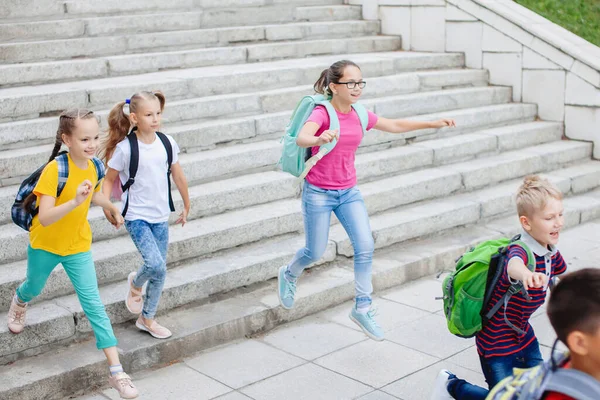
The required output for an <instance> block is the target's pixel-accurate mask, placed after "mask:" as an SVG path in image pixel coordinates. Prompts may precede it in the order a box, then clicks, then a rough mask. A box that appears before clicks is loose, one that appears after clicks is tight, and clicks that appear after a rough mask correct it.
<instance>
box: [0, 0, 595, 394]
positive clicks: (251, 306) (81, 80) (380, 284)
mask: <svg viewBox="0 0 600 400" xmlns="http://www.w3.org/2000/svg"><path fill="white" fill-rule="evenodd" d="M23 3H24V2H23V1H17V0H9V1H8V6H7V7H4V8H3V9H2V10H0V17H2V20H3V22H2V23H1V24H0V63H2V64H0V148H1V150H0V224H1V225H0V255H1V260H2V261H1V264H0V311H1V312H2V313H3V314H4V313H5V311H6V310H7V308H8V305H9V302H10V299H11V297H12V295H13V294H14V289H15V288H16V287H17V286H18V285H19V284H20V282H21V281H22V280H23V279H24V277H25V272H26V259H25V257H26V248H27V243H28V236H27V234H26V232H24V231H22V230H20V229H19V228H18V227H16V226H15V225H13V224H12V223H11V222H10V216H9V208H10V205H11V204H12V201H13V200H14V195H15V192H16V189H17V187H18V184H19V183H20V181H21V180H22V178H23V177H25V176H27V175H28V174H30V173H31V172H32V171H33V170H34V169H35V168H37V167H38V166H39V165H40V164H42V163H43V162H44V161H45V159H46V158H47V157H48V155H49V153H50V151H51V148H52V145H51V142H52V140H53V137H54V132H55V131H56V125H57V118H56V115H57V114H58V113H59V112H60V111H61V110H63V109H64V108H68V107H73V106H79V107H90V108H92V109H94V110H96V111H97V112H98V114H99V115H101V116H102V117H105V116H106V115H107V113H108V110H109V108H110V107H111V106H112V105H113V104H114V103H115V102H117V101H119V100H122V99H125V98H126V97H129V96H131V94H133V93H134V92H135V91H138V90H142V89H150V90H152V89H160V90H162V91H163V92H164V93H165V94H166V96H167V106H166V109H165V120H166V121H165V124H164V128H163V131H164V132H167V133H169V134H172V135H173V136H174V137H175V139H176V140H177V142H178V143H179V145H180V147H181V149H182V152H183V153H182V154H181V156H180V161H181V164H182V166H183V168H184V170H185V173H186V175H187V177H188V180H189V181H190V194H191V197H192V210H191V214H190V216H189V222H188V224H187V225H186V226H185V227H184V228H181V227H180V226H174V227H173V228H172V230H171V243H170V245H169V274H168V277H167V282H166V285H165V291H164V294H163V297H162V301H161V308H160V312H161V313H162V315H161V316H160V320H161V322H164V324H165V325H167V326H169V327H171V328H172V329H173V331H174V333H175V334H174V336H173V337H172V338H170V339H168V340H164V341H157V340H155V339H152V338H150V337H149V336H147V335H145V334H142V333H140V332H138V331H137V330H136V329H135V328H134V327H133V325H132V323H131V320H132V318H134V316H132V315H131V314H129V313H128V311H127V310H126V308H125V305H124V303H123V298H124V294H125V292H126V290H127V289H126V288H127V284H126V281H125V279H126V276H127V274H128V273H129V272H130V271H132V270H134V269H136V268H137V267H138V266H139V265H140V262H141V259H140V257H139V255H138V253H137V251H136V249H135V247H134V245H133V243H132V242H131V239H130V238H129V237H128V235H127V234H126V231H125V230H124V229H121V230H120V231H115V230H114V229H113V228H112V227H111V226H110V225H109V224H108V223H107V222H106V221H105V219H104V217H103V214H102V212H101V210H100V209H98V208H92V209H91V210H90V213H89V219H90V222H91V225H92V229H93V232H94V243H93V246H92V249H93V254H94V259H95V262H96V269H97V275H98V281H99V283H100V292H101V296H102V299H103V301H104V303H105V304H106V309H107V312H108V314H109V316H110V318H111V320H112V321H113V323H114V324H115V333H116V335H117V338H118V339H119V348H120V349H121V352H122V361H123V364H124V365H125V367H126V369H127V370H128V371H131V372H134V371H138V370H141V369H144V368H148V367H152V366H156V365H159V364H163V363H168V362H171V361H174V360H176V359H178V358H180V357H182V356H184V355H189V354H190V353H192V352H195V351H198V350H201V349H205V348H208V347H211V346H214V345H216V344H219V343H223V342H225V341H229V340H231V339H234V338H239V337H242V336H244V335H249V334H252V333H255V332H258V331H261V330H267V329H270V328H272V327H273V326H275V325H277V324H279V323H281V322H284V321H289V320H293V319H297V318H300V317H302V316H305V315H307V314H311V313H314V312H316V311H319V310H322V309H325V308H328V307H330V306H332V305H335V304H339V303H340V302H342V301H345V300H347V299H350V298H352V297H353V274H352V259H351V256H352V254H353V251H352V246H351V244H350V241H349V239H348V237H347V236H346V234H345V232H344V231H343V229H342V228H341V226H340V225H339V224H338V223H337V221H336V220H335V219H334V220H333V222H332V228H331V233H330V239H329V246H328V249H327V252H326V254H325V256H324V258H323V259H322V260H321V261H320V262H319V263H318V266H315V267H313V268H312V269H310V270H308V271H307V273H306V274H305V276H303V278H302V279H301V282H300V286H299V293H298V300H297V305H296V307H295V308H294V309H293V310H291V311H284V310H282V309H281V308H280V307H279V306H278V300H277V295H276V292H275V282H274V280H273V279H272V278H273V277H275V276H276V272H277V268H278V267H279V266H281V265H282V264H284V263H286V262H288V261H289V259H290V258H291V257H292V256H293V254H294V252H295V251H296V250H297V249H298V248H299V247H301V246H302V245H303V240H304V239H303V234H302V215H301V212H300V201H299V200H298V199H296V198H295V197H294V195H295V189H296V188H295V186H294V178H293V177H291V176H289V175H286V174H283V173H281V172H278V171H276V169H275V164H276V162H277V161H278V159H279V155H280V143H279V137H280V136H281V135H282V133H283V128H284V127H285V125H286V123H287V120H288V119H289V117H290V115H291V110H292V108H293V107H294V105H295V104H296V102H297V101H298V99H299V98H300V97H301V96H302V95H304V94H307V93H311V87H312V83H313V82H314V80H316V78H317V77H318V74H319V73H320V71H321V70H323V69H324V68H326V67H327V66H329V65H330V64H331V63H332V62H334V61H336V60H338V59H341V58H350V59H352V60H354V61H355V62H357V63H358V64H359V65H360V66H361V68H362V71H363V74H364V76H365V80H367V81H368V86H367V89H366V90H365V92H364V99H363V102H364V104H365V105H367V107H368V108H370V109H371V110H373V111H374V112H376V113H378V114H380V115H382V116H385V117H389V118H396V117H404V118H415V119H420V120H431V119H437V118H440V117H443V116H445V117H452V118H455V119H456V121H457V125H458V127H457V128H456V129H452V130H448V129H444V130H423V131H418V132H411V133H408V134H401V135H392V134H386V133H383V132H375V131H372V132H370V133H369V134H368V135H366V136H365V139H364V141H363V143H362V145H361V148H360V152H359V153H360V154H359V155H358V156H357V160H356V164H357V169H358V174H359V180H360V182H361V184H360V188H361V190H362V193H363V195H364V197H365V202H366V204H367V207H368V210H369V213H370V215H371V225H372V229H373V235H374V238H375V246H376V249H377V250H376V255H375V261H374V285H375V288H376V290H381V289H383V288H387V287H390V286H394V285H399V284H401V283H403V282H406V281H409V280H412V279H416V278H418V277H421V276H425V275H428V274H432V273H434V272H435V271H441V270H442V269H444V268H451V266H452V264H453V260H454V259H455V258H456V257H457V256H458V255H459V254H460V253H461V252H463V251H464V250H465V249H466V248H467V247H469V246H470V244H472V243H475V242H478V241H481V240H485V239H488V238H491V237H497V236H503V235H504V236H506V235H511V234H513V233H514V232H516V230H517V221H516V218H514V215H513V214H514V204H513V199H512V198H513V194H514V191H515V189H516V188H517V186H518V185H519V183H520V180H521V178H522V177H523V176H524V175H526V174H529V173H543V174H544V175H545V176H548V177H549V178H550V179H552V180H553V181H554V182H555V183H556V184H557V185H558V186H559V187H560V188H561V190H563V192H564V193H565V195H566V197H567V198H566V200H565V208H566V221H567V226H574V225H577V224H579V223H580V222H583V221H587V220H590V219H593V218H598V217H599V216H600V189H599V186H600V162H598V161H593V160H592V159H591V151H592V145H591V144H589V143H584V142H574V141H565V140H562V133H563V127H562V124H559V123H554V122H543V121H539V120H538V119H537V118H536V114H537V109H536V105H535V104H515V103H511V98H512V97H511V91H510V89H509V88H506V87H490V86H488V75H487V72H486V71H482V70H468V69H464V57H463V55H462V54H433V53H408V52H399V51H397V50H398V49H399V48H400V41H401V38H399V37H386V36H378V32H379V25H378V23H377V22H373V21H362V20H360V16H361V10H360V8H359V7H355V6H348V5H343V4H342V1H341V0H318V1H317V0H285V1H283V0H270V1H269V0H251V1H250V0H244V1H242V0H219V1H216V0H171V1H170V2H169V6H168V10H165V6H164V2H163V1H158V0H150V1H142V0H129V1H127V2H122V1H116V0H115V1H113V0H110V1H103V2H97V1H92V0H77V1H64V0H35V1H33V0H31V1H30V3H31V4H30V5H29V7H28V8H27V9H25V8H24V5H23ZM25 3H27V1H26V2H25ZM17 4H18V6H17ZM104 123H105V119H104ZM174 197H175V199H176V200H177V201H176V207H177V208H178V209H180V208H181V206H182V202H181V200H180V198H179V195H178V194H176V195H175V196H174ZM174 219H175V218H173V220H172V222H174ZM27 318H28V319H27V323H28V327H27V328H26V330H25V331H24V332H23V333H22V334H20V335H18V336H14V335H11V334H10V333H9V332H8V330H7V328H6V326H5V324H4V323H2V324H0V376H1V377H2V379H0V399H19V400H24V399H34V398H35V399H38V398H43V399H60V398H62V397H64V396H67V395H70V394H73V393H77V392H80V391H82V390H89V389H90V388H92V387H95V386H97V385H102V384H104V383H105V369H106V366H105V361H104V356H103V355H102V353H101V352H99V351H97V350H96V349H95V346H94V343H93V341H92V340H90V339H91V336H92V334H91V329H90V326H89V323H88V321H87V319H86V317H85V315H84V314H83V312H82V310H81V308H80V306H79V302H78V300H77V298H76V296H75V295H74V291H73V288H72V286H71V283H70V282H69V281H68V278H67V276H66V274H65V273H64V271H63V270H62V268H60V267H58V268H57V269H56V270H55V272H54V273H53V274H52V276H51V277H50V279H49V280H48V284H47V286H46V289H45V290H44V292H43V294H42V295H41V296H40V297H39V298H38V299H36V301H35V304H34V305H33V307H31V309H30V311H29V313H28V316H27ZM126 322H127V323H126ZM381 323H382V324H385V321H384V320H382V321H381Z"/></svg>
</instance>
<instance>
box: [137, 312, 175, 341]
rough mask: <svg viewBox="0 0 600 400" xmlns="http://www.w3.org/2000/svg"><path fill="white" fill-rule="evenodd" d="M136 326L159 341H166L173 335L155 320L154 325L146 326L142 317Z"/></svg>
mask: <svg viewBox="0 0 600 400" xmlns="http://www.w3.org/2000/svg"><path fill="white" fill-rule="evenodd" d="M135 326H137V327H138V329H139V330H142V331H145V332H148V333H149V334H151V335H152V336H154V337H155V338H157V339H166V338H169V337H171V335H173V334H172V333H171V331H170V330H168V329H167V328H165V327H164V326H162V325H159V324H158V322H156V321H155V320H152V324H150V326H148V325H146V324H145V323H144V319H143V318H142V316H141V315H140V316H139V317H138V319H137V321H136V322H135Z"/></svg>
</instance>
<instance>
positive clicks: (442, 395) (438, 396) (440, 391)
mask: <svg viewBox="0 0 600 400" xmlns="http://www.w3.org/2000/svg"><path fill="white" fill-rule="evenodd" d="M452 377H454V375H452V373H451V372H450V371H447V370H445V369H443V370H441V371H440V373H439V374H438V376H437V378H436V379H435V383H434V384H433V393H432V394H431V400H454V398H453V397H452V396H450V393H448V381H449V380H450V378H452Z"/></svg>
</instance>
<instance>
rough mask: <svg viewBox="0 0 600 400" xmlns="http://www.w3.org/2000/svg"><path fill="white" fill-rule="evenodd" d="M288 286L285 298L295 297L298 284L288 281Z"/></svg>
mask: <svg viewBox="0 0 600 400" xmlns="http://www.w3.org/2000/svg"><path fill="white" fill-rule="evenodd" d="M287 283H288V284H287V285H286V291H285V295H284V297H286V298H289V297H292V298H293V297H294V296H295V295H296V282H291V281H288V282H287Z"/></svg>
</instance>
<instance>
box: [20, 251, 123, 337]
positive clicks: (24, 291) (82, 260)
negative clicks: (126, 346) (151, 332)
mask: <svg viewBox="0 0 600 400" xmlns="http://www.w3.org/2000/svg"><path fill="white" fill-rule="evenodd" d="M58 264H62V266H63V268H64V270H65V272H66V273H67V276H68V277H69V279H70V280H71V282H72V283H73V287H74V288H75V293H77V298H78V299H79V303H81V308H83V312H84V313H85V316H86V317H87V318H88V320H89V321H90V325H91V326H92V330H93V331H94V336H96V347H97V348H98V349H107V348H109V347H113V346H116V345H117V339H116V338H115V335H114V333H113V329H112V326H111V324H110V319H109V318H108V316H107V315H106V310H105V309H104V304H102V300H101V299H100V293H99V292H98V280H97V279H96V268H95V267H94V259H93V258H92V252H91V251H86V252H83V253H77V254H71V255H68V256H59V255H58V254H54V253H50V252H47V251H45V250H41V249H33V248H32V247H31V246H29V247H28V248H27V279H26V280H25V282H23V283H22V284H21V286H19V287H18V288H17V297H18V298H19V300H20V301H22V302H24V303H28V302H30V301H31V300H33V299H34V298H35V297H37V296H38V295H39V294H40V293H41V292H42V289H44V286H45V285H46V281H47V280H48V277H49V276H50V273H51V272H52V271H53V270H54V268H55V267H56V266H57V265H58Z"/></svg>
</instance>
